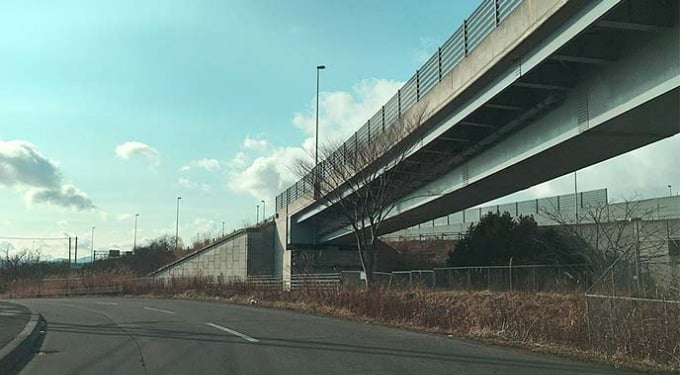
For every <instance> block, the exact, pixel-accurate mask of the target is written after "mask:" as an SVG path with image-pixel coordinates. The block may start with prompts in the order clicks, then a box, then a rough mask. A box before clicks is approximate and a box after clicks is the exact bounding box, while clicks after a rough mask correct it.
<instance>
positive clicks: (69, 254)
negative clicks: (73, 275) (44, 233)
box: [68, 236, 71, 269]
mask: <svg viewBox="0 0 680 375" xmlns="http://www.w3.org/2000/svg"><path fill="white" fill-rule="evenodd" d="M68 267H69V269H70V268H71V236H69V237H68Z"/></svg>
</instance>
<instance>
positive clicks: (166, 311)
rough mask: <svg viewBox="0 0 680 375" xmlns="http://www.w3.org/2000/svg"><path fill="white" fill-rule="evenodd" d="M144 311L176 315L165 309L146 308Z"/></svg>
mask: <svg viewBox="0 0 680 375" xmlns="http://www.w3.org/2000/svg"><path fill="white" fill-rule="evenodd" d="M144 310H149V311H155V312H159V313H163V314H170V315H175V314H176V313H175V312H174V311H169V310H163V309H157V308H155V307H144Z"/></svg>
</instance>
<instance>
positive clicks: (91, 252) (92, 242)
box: [90, 225, 94, 262]
mask: <svg viewBox="0 0 680 375" xmlns="http://www.w3.org/2000/svg"><path fill="white" fill-rule="evenodd" d="M90 247H91V248H90V262H94V225H93V226H92V237H91V238H90Z"/></svg>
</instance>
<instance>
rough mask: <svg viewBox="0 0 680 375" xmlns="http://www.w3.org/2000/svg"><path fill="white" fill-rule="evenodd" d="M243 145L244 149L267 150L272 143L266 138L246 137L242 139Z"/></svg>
mask: <svg viewBox="0 0 680 375" xmlns="http://www.w3.org/2000/svg"><path fill="white" fill-rule="evenodd" d="M243 147H244V148H245V149H246V150H254V151H267V150H268V149H270V148H271V147H272V145H271V143H269V141H267V140H266V139H256V138H250V137H246V139H244V140H243Z"/></svg>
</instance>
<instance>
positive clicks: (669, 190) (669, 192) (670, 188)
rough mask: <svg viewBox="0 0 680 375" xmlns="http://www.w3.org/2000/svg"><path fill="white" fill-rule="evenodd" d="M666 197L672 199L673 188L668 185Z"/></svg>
mask: <svg viewBox="0 0 680 375" xmlns="http://www.w3.org/2000/svg"><path fill="white" fill-rule="evenodd" d="M668 196H669V197H672V196H673V186H671V185H668Z"/></svg>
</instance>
